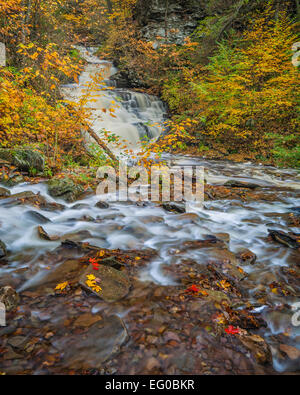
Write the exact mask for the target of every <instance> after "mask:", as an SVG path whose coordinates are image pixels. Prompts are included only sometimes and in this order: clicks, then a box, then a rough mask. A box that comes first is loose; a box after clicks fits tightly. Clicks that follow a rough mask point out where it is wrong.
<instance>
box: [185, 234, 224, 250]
mask: <svg viewBox="0 0 300 395" xmlns="http://www.w3.org/2000/svg"><path fill="white" fill-rule="evenodd" d="M202 248H218V251H221V250H219V248H220V249H221V248H226V244H225V243H224V241H222V240H220V239H218V238H217V237H216V236H206V239H204V240H195V241H186V242H184V243H183V247H182V248H180V250H181V251H185V250H196V249H202Z"/></svg>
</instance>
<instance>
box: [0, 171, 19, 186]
mask: <svg viewBox="0 0 300 395" xmlns="http://www.w3.org/2000/svg"><path fill="white" fill-rule="evenodd" d="M1 182H2V184H3V185H5V186H7V187H14V186H15V185H18V184H20V183H21V182H24V177H23V176H22V175H21V174H13V175H12V176H9V177H8V179H6V180H2V181H1Z"/></svg>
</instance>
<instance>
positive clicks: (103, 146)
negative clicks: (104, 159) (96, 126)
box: [87, 128, 118, 162]
mask: <svg viewBox="0 0 300 395" xmlns="http://www.w3.org/2000/svg"><path fill="white" fill-rule="evenodd" d="M87 132H88V134H89V135H90V136H91V137H92V138H93V139H94V140H95V141H96V142H97V144H98V145H99V146H100V147H101V148H102V149H103V151H104V152H105V153H106V154H107V155H108V156H109V157H110V158H111V159H112V160H113V161H114V162H117V161H118V159H117V158H116V157H115V155H114V154H113V152H112V151H111V150H110V149H109V148H108V146H107V145H106V144H105V143H104V142H103V141H102V140H101V139H100V137H99V136H98V135H97V133H95V132H94V131H93V130H92V129H91V128H88V130H87Z"/></svg>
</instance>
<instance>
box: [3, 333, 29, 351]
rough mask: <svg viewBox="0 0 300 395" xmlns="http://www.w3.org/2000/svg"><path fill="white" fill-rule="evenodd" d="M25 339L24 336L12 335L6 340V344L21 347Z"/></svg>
mask: <svg viewBox="0 0 300 395" xmlns="http://www.w3.org/2000/svg"><path fill="white" fill-rule="evenodd" d="M26 341H27V337H26V336H14V337H11V338H10V339H9V340H8V342H7V343H8V344H9V345H10V346H12V347H13V348H18V349H23V348H24V346H25V344H26Z"/></svg>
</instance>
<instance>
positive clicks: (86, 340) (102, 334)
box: [53, 315, 128, 370]
mask: <svg viewBox="0 0 300 395" xmlns="http://www.w3.org/2000/svg"><path fill="white" fill-rule="evenodd" d="M79 318H80V317H79ZM94 320H95V321H96V320H97V322H96V323H95V324H93V325H92V326H90V327H89V329H88V330H87V331H86V332H85V333H84V336H83V335H82V333H79V334H76V333H72V334H66V336H64V337H61V338H60V339H58V340H56V341H54V342H53V346H54V347H55V349H57V350H58V351H60V352H61V353H62V358H63V364H64V366H65V367H67V368H68V369H70V368H71V369H80V370H81V369H100V368H101V367H102V364H103V363H104V362H105V361H107V360H108V359H109V358H110V357H111V356H112V355H115V354H116V353H117V352H118V351H119V349H120V347H121V346H122V344H123V343H125V342H126V340H127V339H128V333H127V329H126V327H125V324H124V322H123V321H122V319H121V318H119V317H118V316H116V315H112V316H108V317H104V318H102V319H98V318H97V317H96V318H95V319H94ZM76 322H77V323H78V319H77V321H76ZM81 322H82V324H84V320H83V319H82V320H81ZM82 324H81V326H82Z"/></svg>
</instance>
